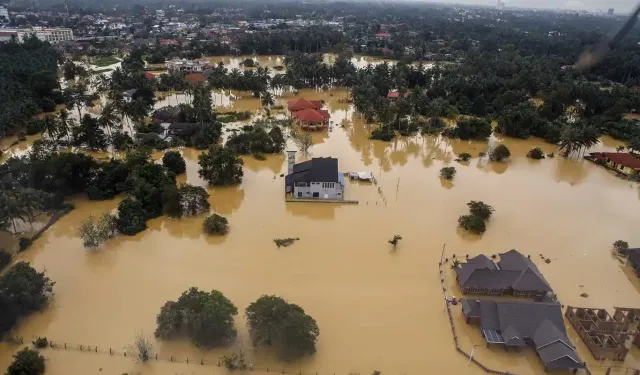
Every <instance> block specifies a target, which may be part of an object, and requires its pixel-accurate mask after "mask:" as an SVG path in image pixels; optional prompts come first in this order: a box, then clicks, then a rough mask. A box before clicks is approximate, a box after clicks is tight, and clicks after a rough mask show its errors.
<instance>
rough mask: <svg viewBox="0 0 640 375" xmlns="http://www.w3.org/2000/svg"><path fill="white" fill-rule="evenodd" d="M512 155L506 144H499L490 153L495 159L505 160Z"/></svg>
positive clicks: (491, 157) (490, 156) (492, 158)
mask: <svg viewBox="0 0 640 375" xmlns="http://www.w3.org/2000/svg"><path fill="white" fill-rule="evenodd" d="M509 156H511V151H509V148H508V147H507V146H505V145H498V146H496V148H494V149H493V150H492V151H491V153H490V154H489V158H490V159H491V160H493V161H503V160H504V159H507V158H509Z"/></svg>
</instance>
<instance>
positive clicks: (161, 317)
mask: <svg viewBox="0 0 640 375" xmlns="http://www.w3.org/2000/svg"><path fill="white" fill-rule="evenodd" d="M237 314H238V309H237V308H236V307H235V306H234V305H233V303H231V301H229V300H228V299H227V298H226V297H225V296H224V295H223V294H222V293H221V292H219V291H217V290H212V291H211V292H209V293H207V292H204V291H200V290H198V288H195V287H192V288H189V290H187V291H185V292H184V293H182V295H181V296H180V298H178V300H177V301H167V303H165V304H164V306H162V308H161V309H160V313H159V314H158V317H157V319H156V321H157V328H156V331H155V335H156V337H158V338H161V339H174V338H180V337H186V338H189V339H190V340H191V341H192V342H193V343H194V344H196V345H197V346H202V347H214V346H219V345H224V344H228V343H230V342H231V341H233V340H234V339H235V338H236V335H237V332H236V329H235V328H234V326H233V317H234V316H236V315H237Z"/></svg>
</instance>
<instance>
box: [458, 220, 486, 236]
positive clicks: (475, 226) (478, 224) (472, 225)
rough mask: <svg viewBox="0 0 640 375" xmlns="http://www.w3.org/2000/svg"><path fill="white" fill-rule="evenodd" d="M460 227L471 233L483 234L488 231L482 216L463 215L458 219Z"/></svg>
mask: <svg viewBox="0 0 640 375" xmlns="http://www.w3.org/2000/svg"><path fill="white" fill-rule="evenodd" d="M458 225H459V226H460V227H462V228H464V229H465V230H468V231H469V232H472V233H475V234H482V233H484V232H485V231H486V230H487V225H486V224H485V223H484V220H483V219H482V218H481V217H480V216H476V215H462V216H460V218H458Z"/></svg>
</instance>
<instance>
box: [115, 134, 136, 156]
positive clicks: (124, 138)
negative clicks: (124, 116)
mask: <svg viewBox="0 0 640 375" xmlns="http://www.w3.org/2000/svg"><path fill="white" fill-rule="evenodd" d="M132 144H133V139H132V138H131V137H130V136H129V134H128V133H126V132H125V133H123V132H120V131H118V132H115V133H113V136H112V137H111V145H112V146H113V148H114V149H116V150H117V151H124V150H126V149H127V148H128V147H129V146H130V145H132Z"/></svg>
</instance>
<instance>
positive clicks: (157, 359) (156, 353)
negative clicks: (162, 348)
mask: <svg viewBox="0 0 640 375" xmlns="http://www.w3.org/2000/svg"><path fill="white" fill-rule="evenodd" d="M157 360H158V353H156V361H157Z"/></svg>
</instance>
